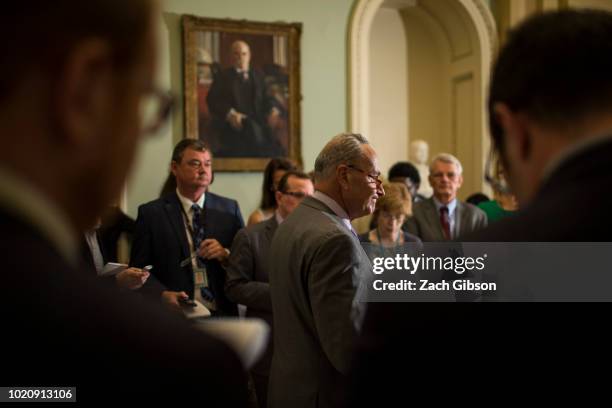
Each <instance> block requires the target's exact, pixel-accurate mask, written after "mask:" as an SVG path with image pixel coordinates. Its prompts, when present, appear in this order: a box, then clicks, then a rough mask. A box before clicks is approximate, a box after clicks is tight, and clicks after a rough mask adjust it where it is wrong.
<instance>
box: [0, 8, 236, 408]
mask: <svg viewBox="0 0 612 408" xmlns="http://www.w3.org/2000/svg"><path fill="white" fill-rule="evenodd" d="M154 4H155V3H153V2H149V1H147V0H133V1H130V2H124V1H119V0H92V1H89V2H86V3H85V2H74V1H60V2H52V3H51V2H46V1H33V2H29V3H27V4H26V3H13V4H11V5H10V6H8V7H7V8H6V9H5V10H4V14H3V17H4V18H5V19H6V24H2V25H0V42H2V45H3V46H2V49H3V50H4V51H3V61H4V59H6V61H10V63H2V64H0V133H1V134H6V135H13V136H15V135H18V137H10V138H9V137H5V138H2V140H1V142H0V144H1V146H0V147H1V148H0V163H1V164H0V219H1V221H0V226H1V227H0V235H1V236H2V239H0V256H2V258H3V259H4V261H3V262H4V266H3V268H8V270H10V271H11V272H12V273H10V274H8V275H7V276H5V278H4V279H5V283H6V285H7V287H10V288H12V289H11V291H9V292H7V293H5V295H4V296H3V297H2V307H1V309H2V311H1V312H0V313H1V316H2V320H3V322H4V324H6V325H7V327H10V328H11V329H10V331H9V332H6V333H4V335H3V342H4V344H5V347H6V349H7V350H10V353H9V354H8V355H7V356H5V358H4V360H3V370H2V376H3V380H4V382H5V383H9V384H22V385H34V384H49V385H50V384H56V385H59V384H65V385H70V386H76V388H77V390H78V391H77V392H78V400H79V401H88V400H97V401H100V400H113V401H116V400H118V399H129V400H147V399H153V398H158V397H159V398H175V397H176V395H177V393H178V392H180V393H182V395H183V396H190V397H193V398H198V397H199V396H200V395H201V392H202V389H204V390H205V392H207V393H208V395H209V397H210V400H211V401H212V404H213V405H222V404H225V403H226V402H227V401H230V404H231V405H234V406H243V405H244V403H245V400H246V395H245V394H246V393H245V378H244V370H243V367H242V366H241V363H240V361H239V360H238V358H237V356H236V355H235V354H234V353H233V352H232V351H231V350H230V349H229V348H228V347H227V346H225V345H224V344H222V343H221V342H219V341H217V340H215V339H214V338H212V337H210V336H209V335H207V334H204V333H202V332H199V331H197V330H195V329H194V328H192V327H190V326H189V325H188V324H187V323H186V322H185V321H181V320H180V319H176V318H174V317H173V316H170V315H168V314H167V313H165V312H164V311H163V310H159V309H157V308H153V307H150V306H147V305H144V304H141V303H140V302H139V301H138V298H137V297H135V296H134V295H133V294H132V293H120V292H118V291H117V290H110V289H108V288H106V287H105V286H104V285H101V284H100V283H99V282H98V281H97V279H96V278H95V276H94V275H93V274H89V273H87V271H86V268H84V267H82V265H80V262H79V259H78V241H79V236H80V235H81V234H82V231H84V230H86V229H87V228H91V226H92V225H94V223H95V220H96V218H97V217H99V216H100V215H101V213H102V211H103V209H104V207H105V206H106V205H108V203H111V202H113V201H114V200H115V199H116V198H117V197H118V196H119V194H120V192H121V189H122V186H123V185H124V182H125V179H126V175H127V173H128V171H129V169H130V165H131V163H132V162H133V159H134V155H135V152H136V147H137V145H138V142H139V139H140V137H141V135H142V134H144V133H145V132H147V131H153V130H155V129H156V128H157V126H158V125H160V123H162V122H163V119H165V118H167V113H168V112H167V111H165V110H162V109H160V110H159V111H158V112H155V114H156V115H154V116H153V117H150V118H149V117H147V118H145V117H144V116H141V111H140V107H141V102H143V100H148V99H150V98H151V97H153V98H156V97H160V98H161V96H160V93H158V92H156V88H155V85H154V83H153V77H154V66H155V63H154V61H155V60H156V55H155V52H156V44H155V40H154V32H155V30H154V24H153V21H156V17H155V16H156V12H157V9H156V7H154ZM32 10H36V12H35V13H32ZM26 20H27V21H28V22H29V23H28V24H23V21H26ZM34 49H36V50H37V52H31V50H34ZM160 106H161V104H160ZM148 119H151V120H150V121H149V120H148ZM32 146H34V147H32ZM109 157H110V158H112V160H109ZM32 163H37V164H40V163H44V169H43V168H41V167H40V166H38V165H32ZM3 270H4V269H3ZM194 365H195V366H199V365H202V366H209V367H210V369H211V371H210V372H209V373H199V372H198V376H202V375H203V376H204V377H205V379H204V382H202V380H201V377H200V379H198V380H196V378H197V377H196V376H194V375H193V374H194V371H192V370H191V369H188V368H187V369H186V367H194ZM5 375H6V377H4V376H5ZM9 376H10V378H9ZM107 384H108V386H106V385H107ZM203 384H204V385H203ZM102 387H104V389H103V390H102ZM224 387H230V388H231V389H232V392H224V391H222V390H223V389H224ZM145 389H146V390H147V391H146V392H142V390H145Z"/></svg>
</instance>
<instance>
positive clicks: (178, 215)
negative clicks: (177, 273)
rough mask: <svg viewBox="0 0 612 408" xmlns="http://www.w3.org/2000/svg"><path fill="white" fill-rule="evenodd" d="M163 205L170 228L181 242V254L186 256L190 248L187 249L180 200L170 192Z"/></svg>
mask: <svg viewBox="0 0 612 408" xmlns="http://www.w3.org/2000/svg"><path fill="white" fill-rule="evenodd" d="M164 207H165V210H166V214H167V215H168V219H169V220H170V224H171V225H172V229H173V230H174V233H175V234H176V237H177V239H178V240H179V242H180V243H181V248H182V250H183V256H184V257H188V256H189V255H190V254H191V250H190V249H189V241H188V240H187V232H186V231H185V221H184V218H183V212H182V210H181V202H180V201H179V199H178V196H177V195H176V193H172V194H171V195H169V196H168V198H167V201H166V204H165V206H164Z"/></svg>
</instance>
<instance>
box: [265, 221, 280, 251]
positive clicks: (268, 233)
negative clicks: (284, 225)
mask: <svg viewBox="0 0 612 408" xmlns="http://www.w3.org/2000/svg"><path fill="white" fill-rule="evenodd" d="M276 228H278V222H277V221H276V214H275V215H273V216H272V218H271V219H270V220H269V221H267V222H266V229H265V232H264V239H265V240H266V242H267V243H268V244H270V243H271V242H272V237H273V236H274V233H275V232H276Z"/></svg>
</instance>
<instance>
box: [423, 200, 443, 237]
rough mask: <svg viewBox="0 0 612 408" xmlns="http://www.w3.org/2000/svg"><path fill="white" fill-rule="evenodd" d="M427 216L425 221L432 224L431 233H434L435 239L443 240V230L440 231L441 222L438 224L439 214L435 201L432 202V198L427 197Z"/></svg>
mask: <svg viewBox="0 0 612 408" xmlns="http://www.w3.org/2000/svg"><path fill="white" fill-rule="evenodd" d="M426 217H427V218H428V220H427V223H428V224H429V225H431V226H432V228H433V231H432V233H433V234H434V235H435V237H434V238H435V239H437V240H444V239H445V238H444V232H443V231H442V224H440V216H439V215H438V210H436V203H434V200H433V198H430V199H429V205H428V206H427V214H426Z"/></svg>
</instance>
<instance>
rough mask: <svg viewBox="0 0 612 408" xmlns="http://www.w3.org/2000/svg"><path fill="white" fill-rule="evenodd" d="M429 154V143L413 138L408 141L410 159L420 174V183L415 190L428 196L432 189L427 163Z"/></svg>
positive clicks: (430, 194)
mask: <svg viewBox="0 0 612 408" xmlns="http://www.w3.org/2000/svg"><path fill="white" fill-rule="evenodd" d="M428 156H429V145H428V144H427V142H426V141H424V140H414V141H412V142H411V143H410V161H411V162H412V164H414V167H416V168H417V170H418V171H419V175H420V176H421V185H420V187H419V190H418V191H417V192H418V193H419V194H421V195H423V196H424V197H426V198H429V197H431V196H432V194H433V189H432V188H431V185H430V184H429V164H428V163H427V158H428Z"/></svg>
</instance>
